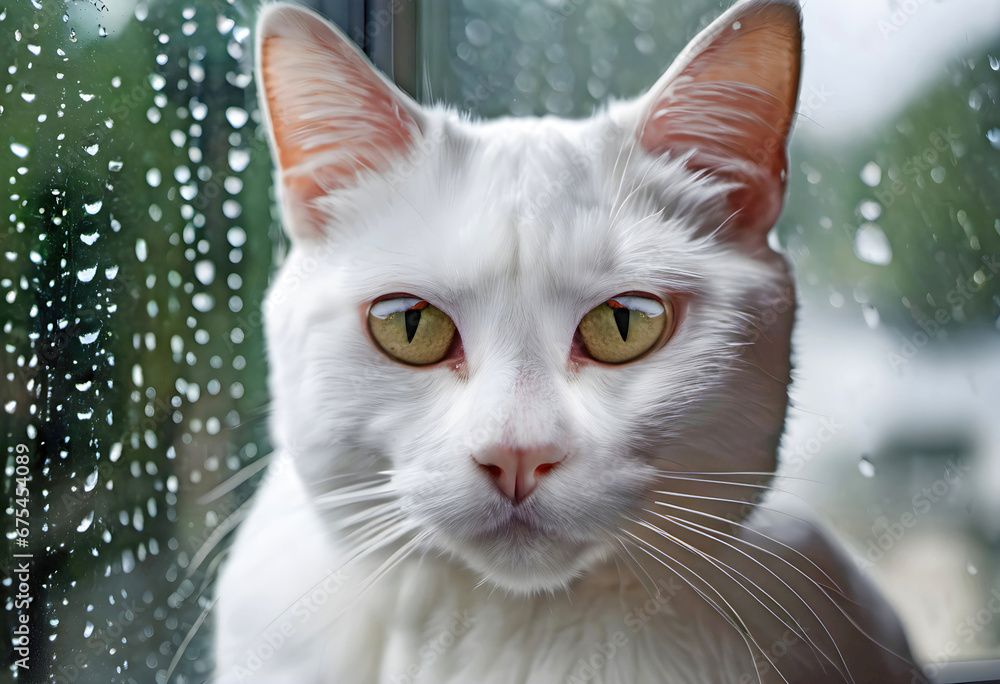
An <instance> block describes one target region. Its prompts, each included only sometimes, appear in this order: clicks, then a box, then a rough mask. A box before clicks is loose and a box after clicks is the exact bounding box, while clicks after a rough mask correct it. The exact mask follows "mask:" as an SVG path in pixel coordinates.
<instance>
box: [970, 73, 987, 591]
mask: <svg viewBox="0 0 1000 684" xmlns="http://www.w3.org/2000/svg"><path fill="white" fill-rule="evenodd" d="M991 59H992V58H991ZM965 571H966V572H968V573H969V574H970V575H978V574H979V568H977V567H976V566H975V565H973V564H972V563H969V564H968V565H966V566H965Z"/></svg>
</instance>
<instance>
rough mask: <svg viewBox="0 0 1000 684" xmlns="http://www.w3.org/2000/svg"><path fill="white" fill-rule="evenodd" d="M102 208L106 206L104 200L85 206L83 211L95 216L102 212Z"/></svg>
mask: <svg viewBox="0 0 1000 684" xmlns="http://www.w3.org/2000/svg"><path fill="white" fill-rule="evenodd" d="M102 206H104V202H103V201H102V200H97V201H96V202H94V203H93V204H84V205H83V210H84V211H85V212H87V213H88V214H90V215H91V216H93V215H94V214H96V213H97V212H99V211H100V210H101V207H102Z"/></svg>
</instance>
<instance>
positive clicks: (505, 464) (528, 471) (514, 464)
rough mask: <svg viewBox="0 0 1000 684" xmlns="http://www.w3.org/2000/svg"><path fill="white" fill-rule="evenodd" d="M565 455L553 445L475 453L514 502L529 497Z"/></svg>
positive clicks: (477, 461)
mask: <svg viewBox="0 0 1000 684" xmlns="http://www.w3.org/2000/svg"><path fill="white" fill-rule="evenodd" d="M565 457H566V455H565V453H564V452H561V451H559V450H557V449H555V448H553V447H537V448H531V449H511V448H506V447H496V448H493V449H487V450H485V451H483V452H482V453H480V454H479V455H478V456H473V458H474V459H475V461H476V463H478V464H479V465H480V467H482V468H483V469H484V470H486V471H487V472H488V473H489V474H490V476H491V477H492V478H493V480H494V481H495V482H496V483H497V487H499V488H500V491H501V492H503V493H504V495H505V496H506V497H507V498H508V499H510V500H511V501H513V502H514V503H517V502H519V501H523V500H524V499H526V498H527V497H528V495H529V494H531V492H533V491H534V490H535V487H536V486H537V485H538V480H539V478H541V476H542V475H544V474H545V473H547V472H549V471H550V470H552V469H553V468H555V467H556V466H557V465H559V464H560V463H562V461H563V459H564V458H565Z"/></svg>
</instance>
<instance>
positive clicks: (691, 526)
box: [643, 509, 854, 682]
mask: <svg viewBox="0 0 1000 684" xmlns="http://www.w3.org/2000/svg"><path fill="white" fill-rule="evenodd" d="M643 510H645V511H646V512H647V513H650V514H652V515H655V516H657V517H658V518H661V519H663V520H664V521H666V522H671V523H673V524H675V525H677V526H678V527H681V528H683V529H686V530H688V531H690V532H693V533H695V534H699V535H701V536H703V537H706V538H708V539H711V540H713V541H716V542H718V543H720V544H723V545H724V546H727V547H728V548H730V549H732V550H733V551H736V552H737V553H739V554H741V555H742V556H745V557H746V558H748V559H750V560H751V561H753V562H754V563H756V564H757V565H759V566H760V567H761V568H763V569H764V570H766V571H767V572H768V573H770V574H771V576H773V577H774V578H775V579H777V580H778V581H779V582H781V584H783V585H784V586H785V588H786V589H788V590H789V591H790V592H792V594H793V595H794V596H795V598H797V599H798V600H799V601H800V602H801V603H802V605H803V606H805V607H806V609H807V610H808V611H809V612H810V613H812V615H813V617H815V618H816V621H817V622H818V623H819V625H820V626H821V627H822V628H823V631H824V632H826V635H827V636H828V637H829V638H830V642H831V643H832V644H833V647H834V649H836V651H837V655H838V656H840V660H841V662H842V663H843V664H844V670H845V671H846V672H847V677H848V678H849V679H850V681H851V682H853V681H854V678H853V677H851V676H850V671H849V669H848V666H847V661H846V659H845V658H844V655H843V653H841V651H840V647H839V646H837V642H836V640H835V639H834V637H833V635H832V634H831V633H830V630H829V629H827V627H826V625H824V624H823V620H822V619H821V618H820V617H819V615H817V613H816V611H815V610H813V608H812V606H810V605H809V602H808V601H806V600H805V599H804V598H803V597H802V595H801V594H799V592H797V591H796V590H795V589H793V588H792V587H791V585H789V584H788V582H786V581H785V580H784V579H782V578H781V577H780V576H779V575H778V574H777V573H776V572H774V571H773V570H771V569H770V568H768V567H767V566H766V565H764V564H763V563H761V562H760V561H759V560H757V559H756V558H754V557H753V556H751V555H750V554H748V553H746V552H745V551H743V550H741V549H738V548H736V546H734V545H733V544H730V543H728V542H726V541H724V540H722V539H718V538H716V537H714V536H712V534H711V533H712V532H715V530H712V529H711V528H708V527H705V526H704V525H699V524H698V523H691V522H689V521H685V520H683V519H682V518H678V517H676V516H668V515H662V514H660V513H656V512H655V511H650V510H649V509H643ZM696 528H701V529H700V530H699V529H696ZM703 530H707V531H703ZM720 534H724V533H720ZM725 536H731V535H725ZM732 538H733V539H734V540H735V539H738V538H737V537H732ZM755 548H759V547H755ZM761 550H763V549H761ZM698 553H699V555H701V552H698ZM706 553H707V552H706ZM706 560H709V559H708V558H706ZM716 560H718V559H716ZM709 562H711V560H709ZM719 562H720V563H722V564H723V565H725V566H726V567H728V568H730V569H731V570H733V572H736V573H737V574H739V575H740V576H741V577H743V578H744V579H746V580H747V581H748V582H750V583H751V584H753V585H754V586H755V587H757V589H759V590H760V591H761V592H763V594H764V595H765V596H767V597H768V598H769V599H771V600H772V601H774V603H775V604H776V605H778V606H779V607H781V609H782V610H783V611H784V612H785V613H786V614H787V615H788V617H789V618H790V619H791V620H792V621H793V622H794V623H795V625H796V626H797V627H798V628H799V629H800V630H802V634H798V633H796V635H797V636H798V637H799V638H800V639H802V640H803V641H804V642H805V643H807V644H808V645H809V647H810V648H811V649H812V650H813V652H814V653H816V654H817V656H819V655H822V656H823V657H824V658H826V659H827V660H828V661H829V662H830V664H831V665H833V666H834V668H836V669H837V670H838V671H839V670H840V666H839V665H838V664H837V663H835V662H834V661H833V659H832V658H831V657H830V656H829V655H827V654H826V652H825V651H823V650H822V649H821V648H820V647H819V646H818V645H817V644H816V642H814V641H813V640H812V638H810V637H807V636H805V632H806V630H805V629H804V628H803V627H802V625H801V624H800V623H799V621H798V620H796V619H795V617H794V616H793V615H792V613H791V611H789V610H788V609H787V608H785V607H784V606H782V605H781V603H780V602H779V601H777V599H775V598H774V597H773V596H771V595H770V594H768V593H767V592H766V591H765V590H764V589H762V588H761V587H760V586H758V585H757V584H756V583H755V582H753V580H751V579H750V578H748V577H746V576H745V575H743V573H741V572H740V571H739V570H736V569H735V568H733V567H732V566H730V565H728V564H726V563H724V562H723V561H721V560H720V561H719ZM713 565H714V563H713ZM793 567H794V566H793ZM726 574H728V573H726ZM803 574H804V573H803ZM734 581H735V580H734ZM814 583H815V582H814ZM817 586H819V585H817ZM747 593H750V592H749V590H747ZM824 594H825V592H824ZM827 598H829V595H827ZM761 605H764V604H763V603H762V602H761ZM765 608H767V606H765ZM768 612H770V613H771V614H772V615H774V613H773V611H770V610H769V609H768ZM775 617H778V616H777V615H775ZM778 619H779V620H781V622H782V624H784V625H785V626H786V627H789V625H788V623H786V622H785V621H784V620H783V619H781V618H780V617H778ZM789 629H791V627H789ZM792 631H793V632H794V631H795V630H792ZM819 665H820V667H821V668H823V671H824V672H825V671H826V668H825V667H824V666H823V663H822V661H820V662H819Z"/></svg>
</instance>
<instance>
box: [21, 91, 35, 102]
mask: <svg viewBox="0 0 1000 684" xmlns="http://www.w3.org/2000/svg"><path fill="white" fill-rule="evenodd" d="M21 98H22V99H23V100H24V101H25V102H34V101H35V94H34V93H29V92H28V91H24V92H23V93H21Z"/></svg>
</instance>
